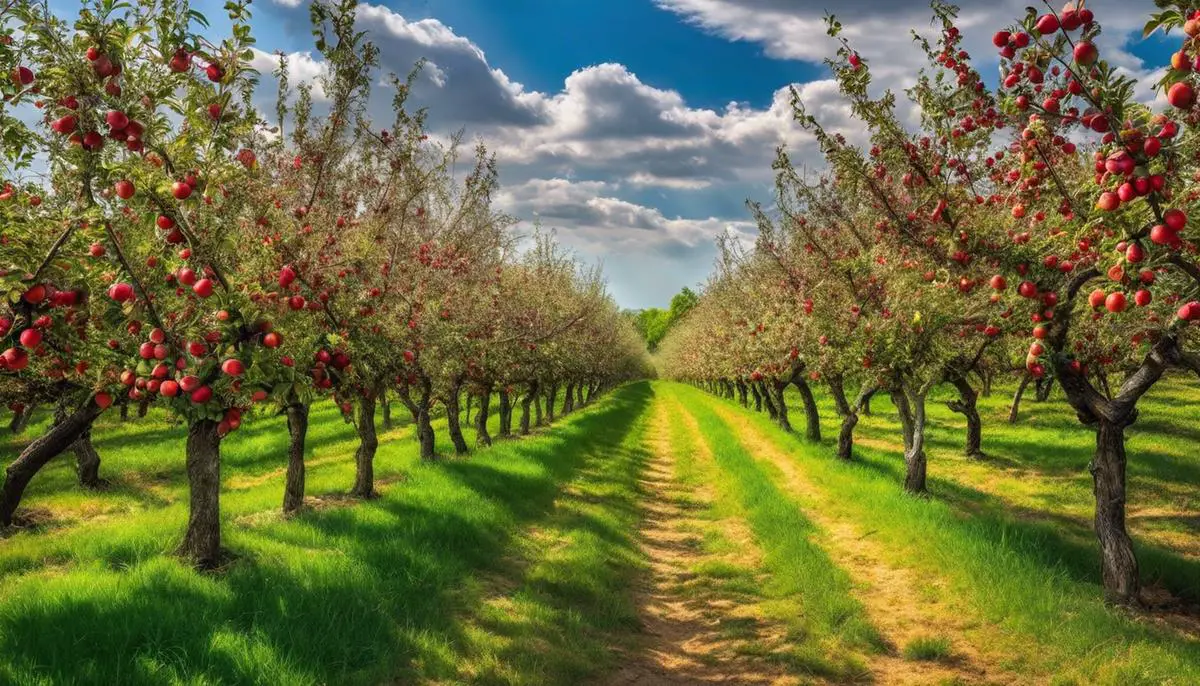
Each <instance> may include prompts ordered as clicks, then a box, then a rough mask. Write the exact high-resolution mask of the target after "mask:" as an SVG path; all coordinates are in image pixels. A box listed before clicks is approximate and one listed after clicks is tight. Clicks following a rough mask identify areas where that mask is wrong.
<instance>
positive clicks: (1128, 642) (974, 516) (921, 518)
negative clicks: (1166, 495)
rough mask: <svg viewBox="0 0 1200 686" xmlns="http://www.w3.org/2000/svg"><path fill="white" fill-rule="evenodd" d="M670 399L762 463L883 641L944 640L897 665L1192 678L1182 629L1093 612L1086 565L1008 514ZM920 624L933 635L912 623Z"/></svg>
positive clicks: (883, 467)
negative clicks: (717, 424)
mask: <svg viewBox="0 0 1200 686" xmlns="http://www.w3.org/2000/svg"><path fill="white" fill-rule="evenodd" d="M678 393H680V395H681V396H682V397H684V398H686V399H687V401H688V403H689V405H690V406H693V407H696V406H702V407H708V408H710V411H711V412H712V413H713V414H715V415H717V416H718V417H720V418H722V419H723V420H726V421H728V424H729V426H732V427H734V429H735V433H736V434H737V435H738V436H739V438H740V440H741V441H742V442H743V444H744V445H745V446H748V447H750V448H751V450H752V451H754V452H755V453H756V454H757V456H758V458H759V461H760V462H762V463H764V464H766V465H769V466H771V467H772V468H773V475H774V477H773V478H774V479H775V480H776V481H777V482H778V483H780V484H783V485H784V486H786V487H787V488H788V489H789V491H790V492H792V493H793V494H794V497H795V498H797V500H798V502H800V503H801V504H802V505H803V506H804V508H805V512H807V513H809V515H810V517H811V518H812V519H813V520H814V521H815V522H817V523H818V525H819V526H820V527H821V528H822V529H823V530H824V532H823V534H822V535H818V536H815V540H817V541H818V542H819V543H820V544H821V545H822V547H824V548H825V549H826V550H828V551H829V554H830V556H831V558H832V559H834V560H835V561H837V562H838V564H839V566H842V568H843V569H844V570H845V571H846V572H847V573H848V574H849V575H851V576H852V577H854V578H855V581H856V583H857V584H861V585H862V587H863V588H865V589H869V591H868V593H866V594H864V595H862V596H860V597H862V598H863V602H864V603H865V604H866V605H867V613H868V615H869V616H870V617H871V620H872V621H873V622H874V623H875V624H876V626H878V628H879V630H880V631H881V633H882V634H883V635H884V636H885V637H886V638H888V639H889V640H890V641H891V642H893V643H902V642H903V641H906V640H907V641H910V642H911V641H912V640H913V639H915V638H916V637H918V636H920V634H921V632H922V631H929V632H930V633H931V634H934V638H937V637H938V634H941V635H942V636H943V637H944V638H946V639H949V640H948V642H947V643H943V646H942V647H938V646H933V647H932V648H931V647H930V646H928V645H926V646H922V647H920V648H911V649H909V650H904V649H905V648H908V647H909V645H907V644H902V645H898V646H897V647H899V648H901V651H900V652H901V654H904V653H908V655H906V658H909V659H911V658H917V657H920V656H921V655H922V654H924V655H927V656H929V657H934V658H941V655H939V653H943V654H944V653H947V652H948V653H949V656H950V657H951V658H953V661H951V662H949V663H945V662H943V663H942V665H941V666H942V667H944V668H946V667H948V668H949V669H951V670H952V671H957V672H958V673H957V674H953V675H949V676H947V677H946V678H948V679H951V680H953V681H957V682H960V683H961V682H968V683H970V682H972V681H984V682H994V681H998V682H1001V683H1003V682H1006V681H1011V682H1013V683H1054V684H1114V685H1116V684H1121V685H1126V684H1190V683H1198V682H1200V642H1198V641H1197V640H1196V638H1195V637H1194V636H1193V635H1190V634H1188V633H1185V632H1180V631H1178V630H1176V629H1174V628H1173V627H1171V626H1168V625H1164V624H1162V623H1160V622H1157V621H1154V620H1153V618H1145V617H1136V616H1130V615H1127V614H1125V613H1124V612H1122V611H1119V610H1114V609H1112V608H1108V607H1106V606H1105V605H1104V603H1103V602H1102V600H1101V598H1102V594H1101V590H1100V588H1099V585H1098V583H1097V579H1096V578H1095V577H1096V576H1097V574H1096V572H1095V568H1089V569H1087V570H1086V571H1084V570H1082V569H1080V567H1079V565H1078V561H1077V559H1076V558H1077V557H1079V556H1080V553H1079V551H1078V550H1077V549H1076V548H1074V547H1073V546H1071V545H1066V546H1064V541H1063V539H1062V538H1061V537H1059V536H1055V535H1051V534H1048V533H1045V532H1041V531H1040V530H1037V529H1031V528H1029V527H1028V526H1027V525H1026V524H1025V523H1023V522H1022V521H1021V518H1020V514H1019V513H1012V512H1006V511H1004V510H1002V509H996V510H986V511H980V510H977V509H973V508H968V507H963V504H962V500H961V499H959V498H945V499H940V498H938V497H935V498H933V499H930V500H922V499H916V498H911V497H908V496H906V495H904V493H903V491H902V490H901V488H900V482H899V480H898V479H897V477H896V471H897V469H898V466H897V465H895V464H892V463H893V462H895V461H896V460H898V457H896V456H894V455H891V456H883V455H879V456H872V457H871V458H870V459H867V460H864V461H862V462H859V463H857V464H853V465H846V464H840V463H838V462H837V461H836V460H835V459H834V458H833V456H832V451H831V449H830V448H829V447H828V446H814V445H810V444H806V443H804V442H803V440H802V439H800V438H799V437H797V436H794V435H787V434H784V433H782V432H780V431H779V430H778V429H777V428H776V427H775V426H774V425H773V424H771V423H770V421H769V420H768V419H767V418H766V417H765V416H763V415H756V414H755V413H752V412H749V411H747V410H744V409H741V408H739V407H737V406H736V405H735V404H733V403H731V402H727V401H723V400H719V399H716V398H713V397H712V396H708V395H706V394H703V393H701V392H700V391H697V390H695V389H691V388H686V387H684V388H680V389H679V390H678ZM960 488H961V487H960ZM839 550H840V551H841V552H839ZM1093 555H1094V553H1093ZM1089 567H1090V566H1089ZM891 581H895V582H897V583H900V582H903V583H901V585H900V587H899V590H898V591H897V590H896V589H893V590H892V591H889V590H888V589H887V588H886V586H887V585H888V583H889V582H891ZM904 584H907V587H905V585H904ZM880 595H882V596H884V597H885V598H886V602H881V601H880V598H879V596H880ZM929 623H936V624H937V625H938V628H937V629H932V628H930V629H917V628H915V627H919V626H920V625H922V624H929ZM935 632H936V633H935ZM887 659H888V658H887V657H884V658H882V662H886V660H887ZM871 665H872V673H873V674H875V675H876V677H877V678H878V679H879V680H881V681H886V680H891V679H890V676H889V672H888V667H887V665H886V664H881V658H878V657H877V658H875V659H874V660H873V661H872V662H871ZM897 680H899V681H901V682H903V681H904V680H905V679H904V678H898V679H897ZM917 683H926V682H924V681H921V680H917ZM935 683H936V681H935Z"/></svg>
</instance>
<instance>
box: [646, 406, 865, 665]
mask: <svg viewBox="0 0 1200 686" xmlns="http://www.w3.org/2000/svg"><path fill="white" fill-rule="evenodd" d="M659 389H660V390H659V392H660V393H663V394H666V395H669V396H671V397H673V398H675V399H676V400H677V401H678V402H679V403H680V404H681V406H682V407H683V408H685V410H686V411H687V412H688V413H690V414H692V415H693V416H694V417H695V418H696V421H697V423H698V424H699V427H700V430H701V432H702V433H703V435H704V438H705V440H706V442H707V443H708V445H709V447H710V449H711V450H712V453H713V456H714V459H715V461H716V464H717V466H718V468H719V469H720V478H719V480H718V484H719V487H718V488H719V492H721V493H723V496H724V498H728V499H732V502H733V503H736V510H734V512H736V513H737V514H738V515H739V516H742V517H744V518H745V520H746V522H747V524H748V525H749V526H750V528H751V530H752V531H753V533H754V537H755V540H756V541H757V543H758V545H759V547H761V549H762V551H763V554H764V557H763V567H764V568H765V570H766V572H767V573H768V578H767V581H765V586H764V589H763V594H764V595H765V596H766V597H767V598H769V599H771V600H773V601H774V606H773V611H771V615H772V616H773V618H774V619H776V620H779V621H782V622H784V625H785V626H787V628H788V631H789V634H790V638H791V639H792V643H793V644H792V646H791V649H790V651H789V653H788V655H787V662H788V666H789V667H790V668H792V669H793V670H795V671H798V672H802V673H807V674H814V675H824V676H831V677H840V678H854V677H861V676H862V675H864V674H865V673H866V667H865V664H864V660H863V659H862V658H861V657H860V656H861V654H862V653H864V652H867V653H869V652H878V651H880V650H882V648H883V645H882V641H881V639H880V636H879V634H878V632H877V631H876V630H875V629H874V627H872V626H871V624H870V622H869V621H868V620H867V618H866V615H865V613H864V611H863V609H862V606H861V605H860V604H859V603H858V601H856V600H855V599H854V598H853V597H852V596H851V590H852V582H851V580H850V578H849V577H848V576H847V575H846V573H845V572H843V571H842V570H840V569H839V568H838V567H837V566H835V565H834V564H833V562H832V561H831V560H830V559H829V556H828V555H827V554H826V553H825V551H824V550H822V549H821V548H820V546H819V545H817V544H816V543H814V542H813V541H812V540H811V538H812V537H813V535H814V534H815V533H816V529H815V527H814V525H813V524H812V522H810V521H809V520H808V518H807V517H805V516H804V513H803V512H802V511H801V509H800V508H799V507H798V506H797V504H796V502H795V501H794V500H793V499H792V498H790V497H789V496H788V495H787V494H786V493H784V492H783V491H782V490H781V489H780V487H779V486H778V485H777V484H776V483H775V482H774V481H773V480H772V479H771V478H770V477H769V476H768V474H767V472H766V471H765V470H764V469H763V468H762V467H761V466H760V465H759V464H758V463H757V462H756V461H755V460H754V458H753V456H752V455H750V454H749V453H748V452H747V451H746V449H745V448H744V447H743V445H742V444H741V442H740V441H739V440H738V439H737V437H736V436H735V435H734V433H733V432H732V431H731V430H730V428H729V427H728V426H726V425H725V423H724V422H723V421H722V420H721V419H720V417H718V416H717V415H716V413H715V412H713V411H712V410H711V409H710V408H709V407H708V406H707V402H706V399H704V398H702V397H701V396H700V392H699V391H695V390H693V389H690V388H687V387H684V386H679V385H666V384H660V385H659ZM681 424H682V423H681V422H675V425H676V427H679V426H680V425H681ZM678 431H679V429H678V428H676V429H675V432H676V433H678ZM677 440H678V439H677ZM676 445H679V444H678V443H677V444H676ZM688 452H689V451H688V450H686V449H684V450H681V451H679V454H686V453H688ZM726 507H730V505H728V504H727V505H726Z"/></svg>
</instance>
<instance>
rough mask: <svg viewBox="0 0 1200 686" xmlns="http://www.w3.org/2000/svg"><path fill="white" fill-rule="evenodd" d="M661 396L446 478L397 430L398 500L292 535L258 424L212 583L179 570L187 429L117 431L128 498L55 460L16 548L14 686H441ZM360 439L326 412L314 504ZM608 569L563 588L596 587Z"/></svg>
mask: <svg viewBox="0 0 1200 686" xmlns="http://www.w3.org/2000/svg"><path fill="white" fill-rule="evenodd" d="M649 394H650V393H649V388H648V386H647V385H646V384H640V385H634V386H629V387H625V388H623V389H621V390H619V391H617V392H615V393H613V394H612V395H611V396H609V397H606V398H605V399H603V400H602V401H601V402H599V403H597V404H596V405H595V406H593V407H591V408H589V409H587V410H585V411H583V412H580V413H577V414H576V415H573V416H571V417H570V418H568V419H567V420H565V421H563V422H561V423H560V424H558V425H556V427H555V428H554V429H552V430H551V431H548V432H546V433H543V434H541V435H538V436H535V437H533V438H529V439H525V440H520V441H506V442H501V443H498V444H497V445H496V446H495V447H493V448H491V449H488V450H482V451H477V452H476V453H475V454H474V455H473V456H472V457H471V458H470V459H468V460H447V461H444V462H442V463H440V464H437V465H423V464H421V462H420V461H419V459H418V456H417V446H416V443H415V441H413V440H411V438H410V437H409V436H407V432H408V431H409V429H408V428H405V427H402V428H398V429H396V430H395V431H394V432H393V434H394V435H389V436H387V437H386V438H385V439H384V440H382V441H381V445H380V451H379V455H378V458H377V468H376V473H377V477H378V480H379V482H380V483H381V484H382V485H381V486H380V490H381V492H382V496H383V497H381V498H380V499H378V500H373V501H370V502H362V503H341V502H335V503H333V505H334V506H325V507H319V508H317V509H314V510H310V511H307V512H305V513H303V514H301V515H300V516H298V517H295V518H292V519H284V518H282V517H280V516H278V515H277V514H275V512H276V511H277V509H278V507H279V505H280V499H281V498H282V483H281V480H280V479H279V478H276V477H275V475H274V473H275V472H276V471H278V470H281V469H282V467H283V449H284V446H285V441H286V432H285V431H283V428H282V422H281V420H280V419H266V420H261V421H256V422H252V423H249V424H248V425H247V428H246V429H245V430H244V431H239V432H237V433H235V434H233V435H231V436H230V438H229V439H228V440H227V441H226V442H225V443H224V444H223V446H222V447H223V475H224V481H225V486H226V487H225V489H224V490H223V493H222V506H223V515H224V517H225V527H224V528H225V534H226V545H227V546H228V547H229V548H230V549H231V550H232V551H233V553H234V554H235V555H236V556H237V557H236V560H235V561H234V562H233V564H232V565H231V566H229V567H228V568H227V569H225V570H223V571H222V572H220V573H218V574H215V575H202V574H198V573H196V572H195V571H193V570H191V569H190V568H188V567H186V566H185V565H183V564H182V563H181V562H179V561H178V560H176V559H174V558H173V557H171V556H170V555H167V554H165V553H167V552H169V551H170V550H172V549H173V548H174V546H175V545H176V544H177V541H178V538H179V535H180V533H181V531H182V528H183V523H184V519H185V517H186V511H185V507H186V506H185V498H184V493H185V491H184V479H183V476H182V469H183V456H182V443H181V440H182V430H181V429H180V428H178V427H169V426H165V425H164V423H163V422H162V421H161V418H159V417H154V418H151V417H147V418H145V419H142V420H135V421H131V422H129V423H128V424H118V423H116V422H115V421H114V420H115V418H106V419H105V423H104V424H103V425H102V426H101V427H99V428H98V429H97V432H96V433H97V436H96V438H97V441H96V442H97V447H98V448H99V449H100V451H101V454H102V455H103V456H104V459H105V464H104V467H103V470H102V471H103V473H104V475H105V476H106V477H108V478H110V479H112V480H113V482H114V487H113V488H112V489H111V490H109V491H106V492H100V493H94V494H93V493H86V492H80V489H79V488H78V486H76V485H75V484H74V483H73V475H72V474H71V471H70V465H69V464H68V463H67V462H66V461H65V460H63V461H59V462H58V463H57V464H55V465H54V466H52V467H51V468H49V469H48V470H47V473H46V474H41V475H39V477H38V479H36V480H35V485H34V487H33V488H31V489H30V493H29V496H28V500H27V502H28V504H29V505H30V506H32V507H39V508H46V509H48V510H50V512H51V513H52V516H53V521H54V522H55V523H54V525H52V526H51V527H50V528H48V529H45V530H40V531H38V530H35V531H28V532H22V533H18V534H16V535H14V536H11V537H10V538H8V539H7V540H4V541H2V542H0V570H2V571H0V654H3V655H4V658H3V659H0V682H3V683H96V684H137V683H263V684H268V683H269V684H321V683H330V684H332V683H337V684H343V683H379V682H380V681H384V680H388V679H392V678H395V676H396V675H397V674H404V673H413V672H414V671H416V672H424V673H428V672H433V673H437V672H445V671H446V670H449V669H451V668H452V667H453V665H455V663H456V661H457V659H458V657H459V656H460V652H461V651H462V650H463V648H462V646H463V645H464V642H465V639H464V637H463V634H464V627H463V625H462V624H461V619H460V616H461V615H462V614H463V613H466V612H468V611H469V610H470V609H471V606H470V604H469V602H468V601H469V600H470V591H469V589H471V588H472V587H478V585H479V583H480V582H479V581H478V579H479V578H480V575H481V574H490V573H493V572H494V571H495V570H496V569H497V568H498V567H499V566H500V565H501V562H502V560H503V559H504V558H505V556H506V555H507V554H508V553H509V552H510V550H511V545H512V543H513V541H514V537H516V536H518V535H519V534H520V532H522V531H525V530H526V529H528V528H529V527H531V526H537V524H538V523H539V522H541V521H544V520H545V518H546V517H547V516H549V515H550V514H551V513H552V512H553V511H554V510H553V506H554V502H555V499H556V497H557V496H558V495H559V493H560V491H561V488H562V487H563V485H564V484H566V483H568V482H571V481H572V480H573V479H575V478H577V477H580V475H581V474H584V473H590V472H587V470H589V469H593V468H594V467H589V465H595V464H596V463H597V462H599V461H602V460H604V459H607V458H608V457H609V454H610V451H611V450H612V449H613V447H614V446H615V445H617V444H619V443H620V441H621V440H622V436H624V435H625V433H627V432H628V430H629V427H630V426H632V424H633V423H634V422H635V421H636V419H637V418H638V417H639V416H640V415H641V412H642V409H643V407H644V406H645V405H646V403H647V402H648V399H649ZM42 428H43V427H39V426H34V427H31V428H30V430H29V432H30V435H34V436H36V435H37V432H38V431H40V430H41V429H42ZM443 436H444V434H443ZM614 437H615V438H614ZM472 438H473V437H472V436H470V435H468V440H469V441H470V440H471V439H472ZM354 441H355V439H354V434H353V431H352V428H351V427H350V426H349V425H347V424H345V423H343V422H342V420H341V419H340V417H339V416H338V415H337V413H336V410H335V409H334V408H332V406H331V405H330V404H322V405H319V406H318V407H315V408H314V412H313V421H312V431H311V433H310V446H311V453H310V464H311V465H312V469H311V471H310V473H309V493H310V494H315V495H318V496H320V495H327V494H331V493H344V492H345V491H346V490H347V488H348V486H349V485H350V483H351V481H352V477H353V460H352V452H353V446H354ZM614 441H615V442H614ZM446 447H448V444H447V445H446ZM629 459H631V460H632V459H634V458H629ZM632 468H633V466H632V463H629V464H627V465H626V469H627V470H628V469H632ZM581 470H582V471H581ZM609 476H610V475H609V474H607V473H605V472H601V474H600V476H597V477H594V478H595V479H597V480H598V483H603V482H605V480H606V479H608V478H609ZM611 476H612V478H617V476H618V475H617V474H613V475H611ZM580 478H582V477H580ZM589 478H591V477H589ZM596 487H597V488H600V487H601V486H596ZM618 490H621V489H620V488H618ZM89 503H90V505H89ZM614 526H619V527H626V528H628V527H629V526H631V525H629V523H628V521H627V519H622V520H620V521H619V522H615V523H614ZM627 535H628V534H627ZM597 555H600V552H599V551H595V552H593V553H592V554H591V557H590V558H589V557H588V556H585V557H584V558H583V560H582V561H580V562H578V563H577V562H576V561H574V560H566V561H563V562H561V569H559V570H558V572H557V573H558V574H559V575H561V576H563V577H570V576H571V575H572V574H573V573H574V571H576V565H578V570H577V571H579V572H580V573H581V574H586V573H588V572H589V571H590V570H589V569H587V568H586V567H585V563H587V562H588V561H589V560H590V559H594V558H595V556H597ZM488 570H492V571H491V572H489V571H488ZM618 585H619V584H618ZM606 592H607V591H606ZM552 594H553V593H551V595H552ZM610 602H613V603H618V604H619V599H618V598H615V597H614V598H611V599H610ZM581 623H583V624H586V621H581ZM602 640H603V639H602V637H601V635H599V634H596V633H591V634H588V636H585V637H583V638H580V639H579V640H578V642H577V643H576V644H575V646H576V647H578V646H579V645H583V644H588V645H593V644H598V643H599V642H601V641H602ZM589 641H590V642H591V643H588V642H589ZM591 650H592V652H593V654H595V653H596V650H597V649H596V648H594V647H592V648H591ZM558 655H559V659H562V655H561V653H559V654H558ZM553 658H554V655H550V656H549V657H546V660H548V661H549V660H552V659H553ZM529 659H531V660H533V659H536V657H535V656H532V655H531V656H530V658H529ZM597 665H599V663H597Z"/></svg>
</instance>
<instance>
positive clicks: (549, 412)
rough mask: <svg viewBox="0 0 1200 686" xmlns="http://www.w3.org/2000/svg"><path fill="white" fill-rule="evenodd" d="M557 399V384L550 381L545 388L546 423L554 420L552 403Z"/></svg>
mask: <svg viewBox="0 0 1200 686" xmlns="http://www.w3.org/2000/svg"><path fill="white" fill-rule="evenodd" d="M557 401H558V384H557V383H552V384H550V387H549V388H548V389H547V390H546V423H547V424H549V423H551V422H553V421H554V403H555V402H557Z"/></svg>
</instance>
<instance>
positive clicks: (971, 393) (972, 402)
mask: <svg viewBox="0 0 1200 686" xmlns="http://www.w3.org/2000/svg"><path fill="white" fill-rule="evenodd" d="M950 383H952V384H954V387H955V388H957V389H958V400H951V401H950V402H948V403H946V406H947V407H949V408H950V409H951V410H953V411H954V412H957V413H959V414H961V415H962V416H964V417H966V418H967V440H966V448H965V450H964V454H966V456H967V457H970V458H973V459H979V458H982V457H983V438H982V423H981V422H980V420H979V409H978V408H977V406H976V403H977V401H978V399H979V394H978V393H976V392H975V389H974V388H972V387H971V382H970V381H969V380H968V379H967V378H966V377H965V376H955V377H953V378H951V379H950Z"/></svg>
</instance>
